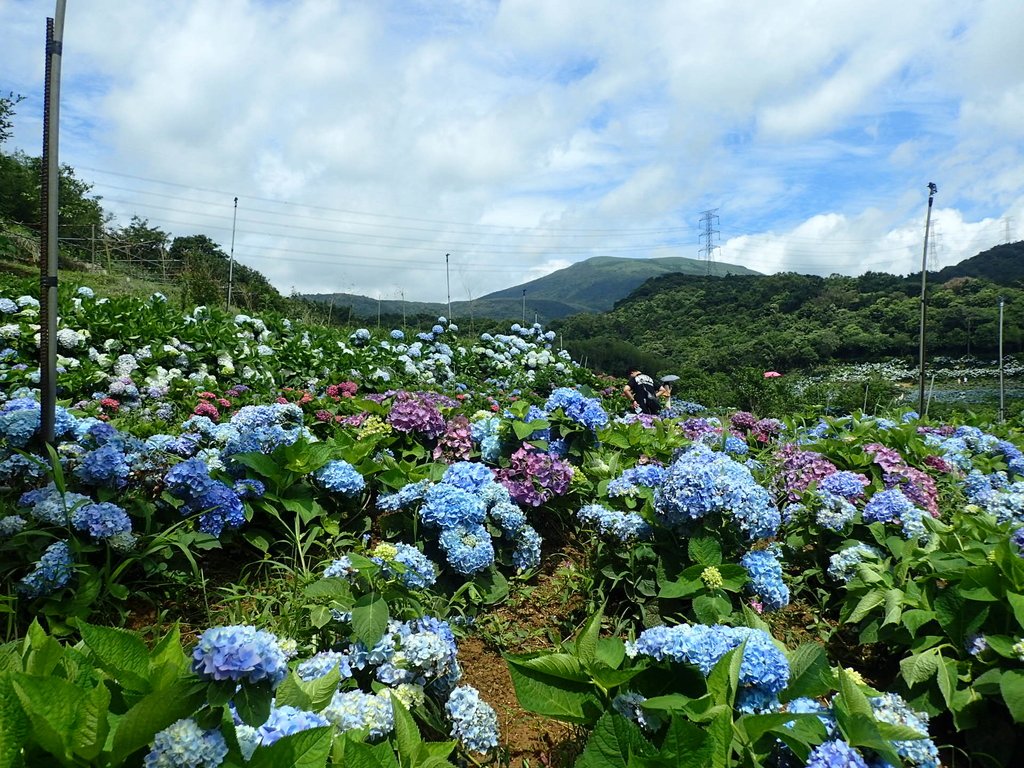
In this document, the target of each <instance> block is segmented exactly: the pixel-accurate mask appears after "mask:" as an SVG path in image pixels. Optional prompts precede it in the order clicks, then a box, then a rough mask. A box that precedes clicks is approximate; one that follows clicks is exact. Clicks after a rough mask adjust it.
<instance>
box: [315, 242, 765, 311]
mask: <svg viewBox="0 0 1024 768" xmlns="http://www.w3.org/2000/svg"><path fill="white" fill-rule="evenodd" d="M709 270H710V271H709ZM706 274H711V275H716V276H726V275H756V274H758V273H757V272H754V271H753V270H751V269H747V268H746V267H741V266H738V265H736V264H724V263H720V262H711V263H710V264H708V262H706V261H700V260H698V259H687V258H683V257H679V256H670V257H664V258H658V259H624V258H619V257H615V256H595V257H593V258H590V259H587V260H585V261H580V262H577V263H576V264H573V265H571V266H569V267H566V268H565V269H560V270H558V271H556V272H552V273H551V274H550V275H545V276H544V277H539V278H537V279H536V280H530V281H529V282H527V283H522V284H521V285H514V286H512V287H511V288H505V289H503V290H500V291H495V292H494V293H489V294H487V295H486V296H481V297H480V298H479V299H474V300H473V301H453V302H452V308H451V313H452V315H453V316H454V317H455V318H466V317H471V318H494V319H499V320H500V319H505V318H513V319H516V320H521V319H524V318H525V320H526V321H528V322H534V320H539V321H540V322H542V323H548V322H550V321H552V320H555V319H558V318H562V317H568V316H569V315H575V314H578V313H580V312H607V311H608V310H610V309H611V308H612V307H613V306H615V302H616V301H619V300H621V299H624V298H625V297H626V296H628V295H629V294H630V292H631V291H633V290H634V289H635V288H637V287H639V286H640V285H642V284H643V283H644V282H646V281H647V280H650V279H652V278H657V277H659V276H663V275H706ZM524 291H525V292H526V294H525V297H524V294H523V292H524ZM303 298H305V299H309V300H312V301H317V302H321V303H326V304H332V303H333V304H334V306H336V307H338V311H339V312H348V311H349V308H351V314H352V317H364V318H372V317H376V315H377V313H378V311H379V312H380V313H381V315H401V314H402V313H403V312H404V313H406V314H407V315H408V316H413V315H417V314H430V315H434V316H437V315H439V314H447V313H448V306H447V304H441V303H429V302H415V301H407V302H401V301H394V300H388V299H381V300H379V301H378V300H377V299H373V298H370V297H367V296H359V295H356V294H350V293H330V294H323V293H319V294H312V295H305V296H303ZM524 298H525V302H524Z"/></svg>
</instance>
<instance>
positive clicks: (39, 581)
mask: <svg viewBox="0 0 1024 768" xmlns="http://www.w3.org/2000/svg"><path fill="white" fill-rule="evenodd" d="M73 568H74V561H73V560H72V559H71V550H70V549H69V548H68V545H67V542H64V541H55V542H54V543H53V544H51V545H50V546H48V547H47V548H46V550H45V551H44V552H43V556H42V557H41V558H39V562H38V563H36V566H35V568H33V569H32V572H31V573H29V574H28V575H27V576H25V577H24V578H23V579H22V580H21V581H20V582H18V591H19V592H20V593H21V594H23V595H24V596H25V597H27V598H29V599H30V600H31V599H34V598H36V597H45V596H46V595H52V594H53V593H54V592H56V591H57V590H58V589H61V588H62V587H64V586H65V585H66V584H67V583H68V582H69V581H70V580H71V573H72V570H73Z"/></svg>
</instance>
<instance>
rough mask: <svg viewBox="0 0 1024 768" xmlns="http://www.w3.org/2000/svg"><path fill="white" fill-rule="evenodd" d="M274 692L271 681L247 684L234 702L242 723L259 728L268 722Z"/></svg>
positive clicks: (235, 696)
mask: <svg viewBox="0 0 1024 768" xmlns="http://www.w3.org/2000/svg"><path fill="white" fill-rule="evenodd" d="M273 698H274V691H273V689H272V688H271V686H270V681H267V680H264V681H261V682H259V683H245V684H243V685H242V686H241V688H239V689H238V691H237V692H236V693H235V695H234V698H233V699H232V702H233V703H234V705H235V711H236V712H238V716H239V717H240V718H242V722H243V723H245V724H246V725H251V726H252V727H253V728H257V727H259V726H261V725H263V724H264V723H265V722H267V718H269V717H270V702H271V699H273Z"/></svg>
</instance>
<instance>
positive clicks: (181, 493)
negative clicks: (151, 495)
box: [164, 459, 216, 499]
mask: <svg viewBox="0 0 1024 768" xmlns="http://www.w3.org/2000/svg"><path fill="white" fill-rule="evenodd" d="M214 482H216V481H214V480H213V479H212V478H211V477H210V470H209V468H207V466H206V464H205V463H204V462H203V461H202V460H201V459H186V460H185V461H183V462H181V463H180V464H176V465H175V466H173V467H171V469H170V470H169V471H168V472H167V474H166V475H164V484H165V485H166V486H167V490H168V491H169V492H170V493H172V494H173V495H174V496H177V497H178V498H179V499H190V498H192V497H193V496H198V495H200V494H202V493H205V492H206V491H208V490H209V489H210V488H211V487H212V486H213V484H214Z"/></svg>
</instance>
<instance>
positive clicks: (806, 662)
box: [782, 643, 833, 701]
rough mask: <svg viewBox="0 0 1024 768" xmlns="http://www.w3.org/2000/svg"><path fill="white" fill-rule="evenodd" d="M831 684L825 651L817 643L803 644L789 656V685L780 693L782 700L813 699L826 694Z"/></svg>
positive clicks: (830, 672)
mask: <svg viewBox="0 0 1024 768" xmlns="http://www.w3.org/2000/svg"><path fill="white" fill-rule="evenodd" d="M832 683H833V675H832V668H831V667H830V666H829V663H828V655H827V654H826V653H825V649H824V648H822V647H821V646H820V645H818V644H817V643H804V644H803V645H801V646H800V647H799V648H797V649H796V650H795V651H793V652H792V653H790V654H789V685H788V686H786V690H784V691H783V692H782V699H783V701H792V700H793V699H798V698H800V697H801V696H806V697H807V698H811V699H814V698H817V697H818V696H822V695H824V694H826V693H828V692H829V691H830V690H831V689H832Z"/></svg>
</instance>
